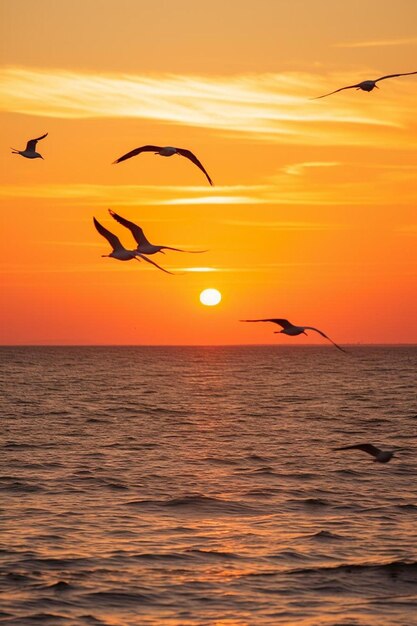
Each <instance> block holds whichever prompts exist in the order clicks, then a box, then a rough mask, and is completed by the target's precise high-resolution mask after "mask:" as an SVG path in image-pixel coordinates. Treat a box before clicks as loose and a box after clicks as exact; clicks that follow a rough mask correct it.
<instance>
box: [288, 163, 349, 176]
mask: <svg viewBox="0 0 417 626" xmlns="http://www.w3.org/2000/svg"><path fill="white" fill-rule="evenodd" d="M337 165H341V163H339V162H337V161H306V162H305V163H294V164H293V165H287V166H286V167H284V172H285V173H286V174H290V175H293V176H300V174H302V173H303V172H304V170H305V169H309V168H312V167H317V168H320V167H336V166H337Z"/></svg>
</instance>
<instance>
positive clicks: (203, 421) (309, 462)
mask: <svg viewBox="0 0 417 626" xmlns="http://www.w3.org/2000/svg"><path fill="white" fill-rule="evenodd" d="M0 357H1V374H0V382H1V386H2V389H3V394H2V399H1V403H2V406H1V413H2V434H3V446H2V447H3V452H2V455H1V478H0V489H1V522H0V524H1V531H0V532H1V552H0V556H1V569H0V585H1V591H2V601H1V608H0V622H1V623H2V624H7V625H9V624H10V625H11V624H13V625H14V626H25V625H26V624H28V625H30V624H45V625H47V626H49V625H51V626H60V625H65V626H67V625H71V626H78V625H84V624H85V625H100V624H106V625H113V626H115V625H117V626H130V625H141V626H142V625H150V624H152V625H158V626H160V625H168V626H189V625H195V624H199V625H200V624H202V625H203V624H204V625H212V624H213V625H217V626H244V625H266V624H268V625H269V624H271V625H281V624H284V625H290V624H296V625H300V626H313V625H314V626H321V625H327V626H328V625H332V626H336V625H337V626H349V625H355V626H358V625H360V626H365V625H366V626H374V625H375V626H376V625H378V626H381V625H382V626H391V625H398V626H411V625H413V624H417V610H416V608H417V481H416V469H417V462H416V459H417V455H416V452H417V445H416V444H417V442H416V435H417V397H416V372H417V348H416V347H372V348H371V347H357V348H351V350H350V354H349V355H344V354H341V353H340V352H338V351H337V350H336V349H334V348H333V347H332V346H323V347H296V346H294V347H292V346H291V347H282V346H276V347H267V346H259V347H258V346H256V347H184V348H174V347H169V348H164V347H120V348H119V347H62V348H61V347H33V348H32V347H19V348H14V347H13V348H8V347H3V348H1V349H0ZM360 442H372V443H374V444H376V445H381V447H383V448H384V447H387V448H388V449H390V448H402V450H401V451H399V452H398V453H397V454H396V456H395V457H394V458H393V459H392V461H391V462H390V463H388V464H385V465H382V464H379V463H374V462H373V459H372V457H370V456H368V455H367V454H365V453H364V452H361V451H357V450H353V451H348V452H334V451H333V450H332V449H333V448H334V447H337V446H341V445H348V444H350V443H360Z"/></svg>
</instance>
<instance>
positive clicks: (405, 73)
mask: <svg viewBox="0 0 417 626" xmlns="http://www.w3.org/2000/svg"><path fill="white" fill-rule="evenodd" d="M410 74H417V72H404V73H403V74H387V75H386V76H381V78H377V79H376V80H375V81H374V82H375V83H377V82H378V81H379V80H385V79H386V78H396V77H397V76H410Z"/></svg>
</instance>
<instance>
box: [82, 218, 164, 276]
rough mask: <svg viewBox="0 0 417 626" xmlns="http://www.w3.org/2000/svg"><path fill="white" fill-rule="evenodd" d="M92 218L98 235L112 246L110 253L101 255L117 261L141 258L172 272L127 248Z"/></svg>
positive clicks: (136, 251)
mask: <svg viewBox="0 0 417 626" xmlns="http://www.w3.org/2000/svg"><path fill="white" fill-rule="evenodd" d="M93 220H94V226H95V227H96V229H97V230H98V232H99V233H100V235H102V236H103V237H104V238H105V239H107V241H108V242H109V244H110V245H111V247H112V248H113V250H112V251H111V253H110V254H102V255H101V256H103V257H112V258H113V259H117V260H118V261H131V260H132V259H137V260H138V261H140V259H143V260H144V261H147V262H148V263H151V264H152V265H155V267H157V268H158V269H160V270H162V271H163V272H166V273H167V274H172V272H169V271H168V270H165V269H164V268H163V267H161V266H160V265H158V264H157V263H155V262H154V261H151V260H150V259H148V258H146V256H144V255H143V254H140V252H138V250H127V249H126V248H125V247H124V246H122V244H121V243H120V239H119V238H118V237H116V235H114V234H113V233H111V232H110V231H109V230H107V228H104V226H103V225H102V224H100V222H98V221H97V220H96V218H95V217H93Z"/></svg>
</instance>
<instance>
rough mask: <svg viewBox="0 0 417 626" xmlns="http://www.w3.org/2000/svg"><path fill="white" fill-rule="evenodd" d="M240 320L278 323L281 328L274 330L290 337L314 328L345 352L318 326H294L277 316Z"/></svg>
mask: <svg viewBox="0 0 417 626" xmlns="http://www.w3.org/2000/svg"><path fill="white" fill-rule="evenodd" d="M240 321H241V322H272V323H273V324H278V325H279V326H282V330H276V331H275V333H283V334H284V335H289V336H290V337H296V336H297V335H302V334H304V335H307V333H306V332H305V331H306V330H314V331H315V332H316V333H319V335H321V336H322V337H324V338H325V339H328V340H329V341H330V342H331V343H332V344H333V345H334V346H336V348H337V349H338V350H341V351H342V352H346V350H344V349H343V348H341V347H340V346H338V345H337V343H335V342H334V341H333V339H330V337H328V336H327V335H325V334H324V333H323V332H322V331H321V330H319V329H318V328H314V327H313V326H295V325H294V324H291V322H289V321H288V320H283V319H277V318H270V319H263V320H240Z"/></svg>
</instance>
